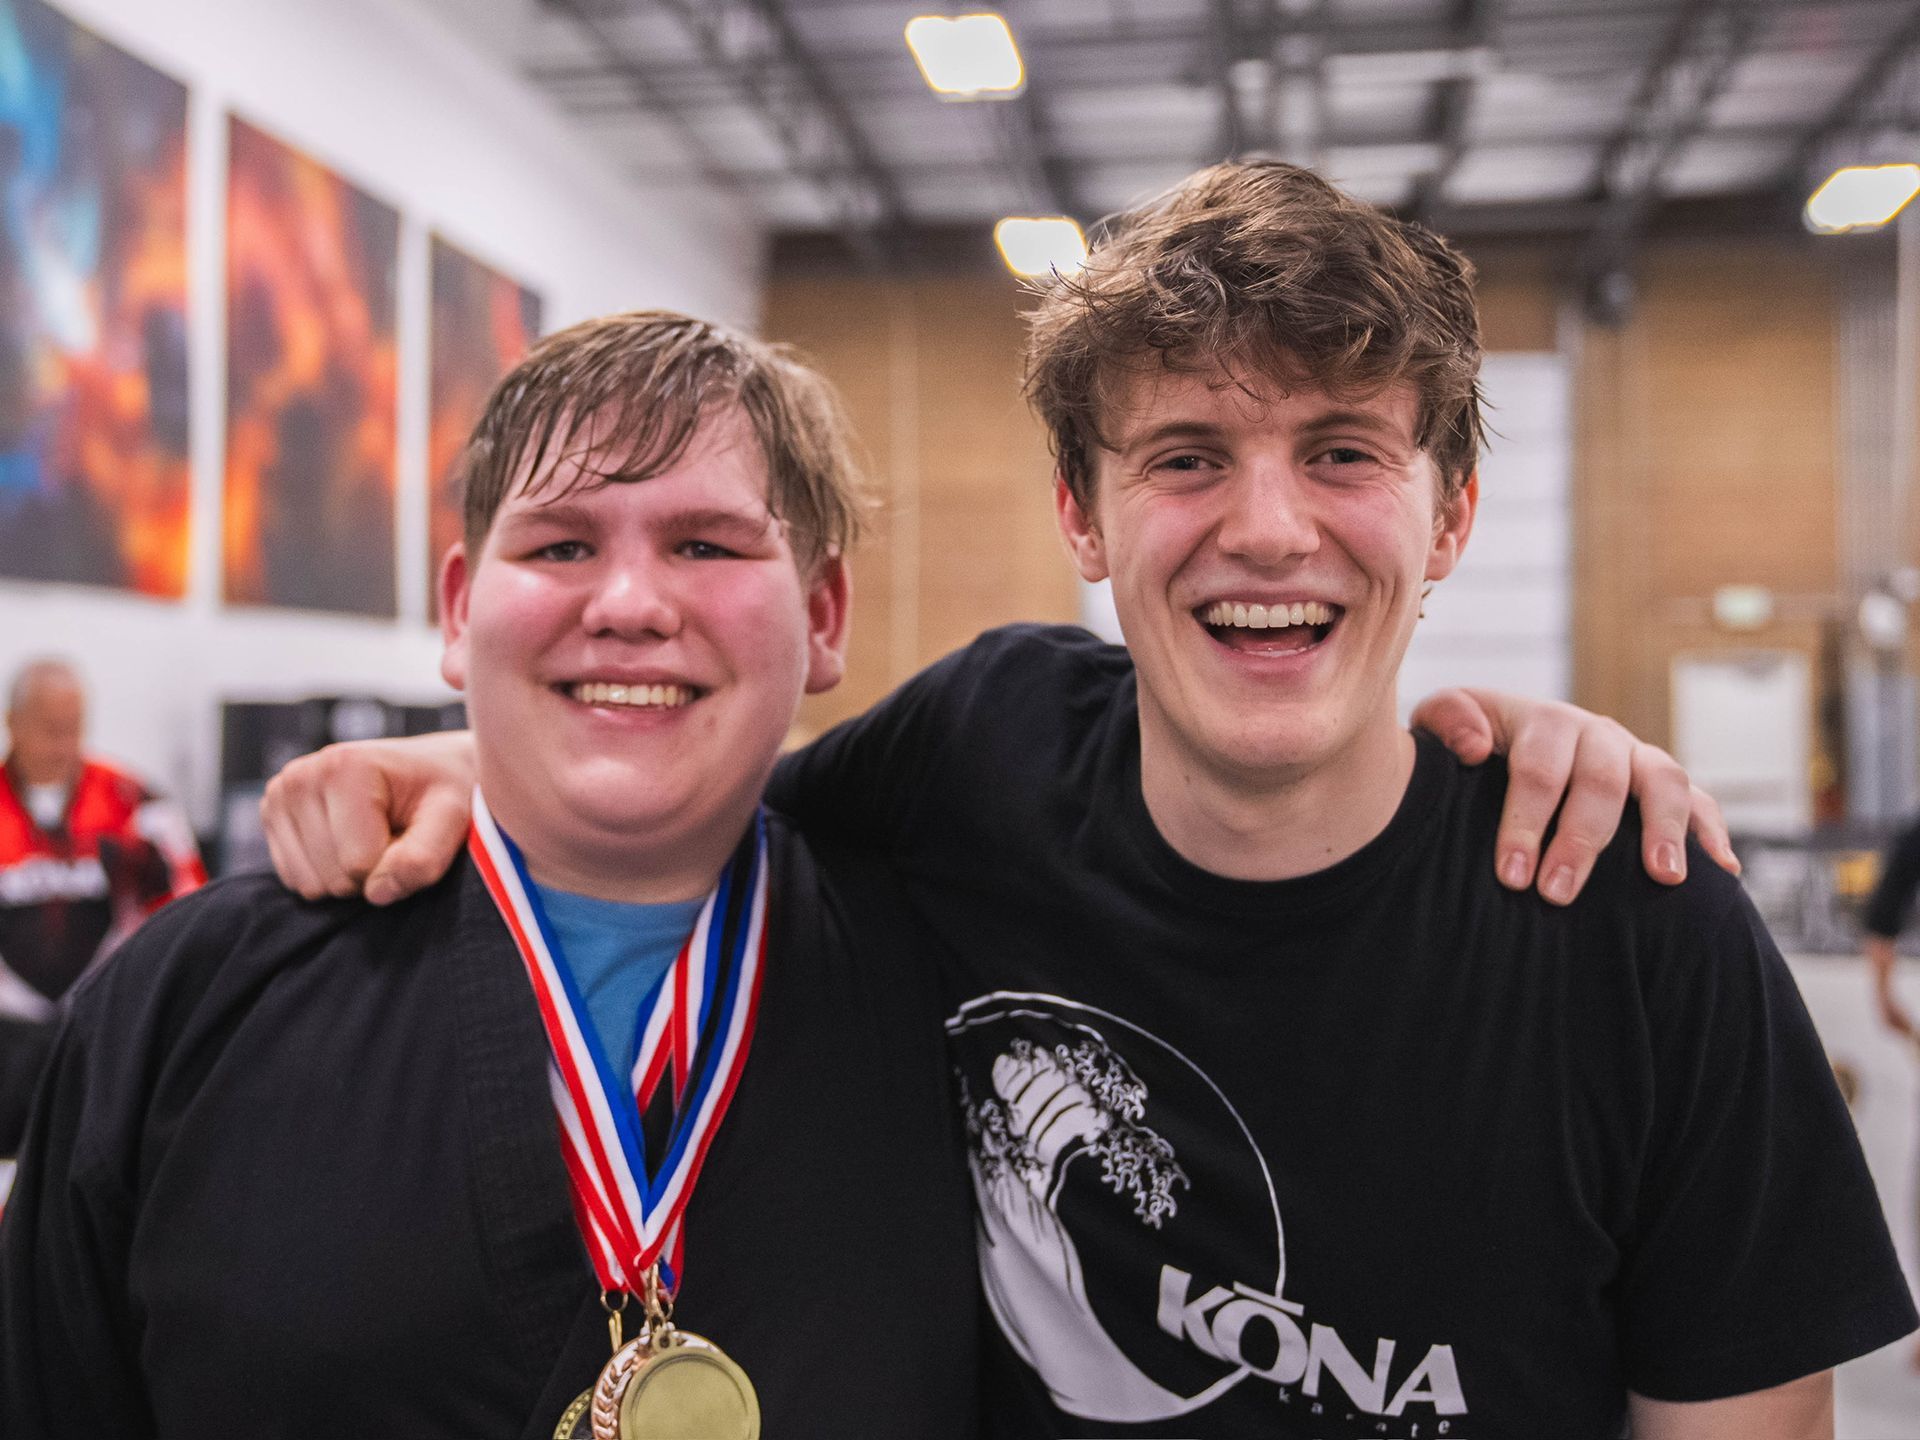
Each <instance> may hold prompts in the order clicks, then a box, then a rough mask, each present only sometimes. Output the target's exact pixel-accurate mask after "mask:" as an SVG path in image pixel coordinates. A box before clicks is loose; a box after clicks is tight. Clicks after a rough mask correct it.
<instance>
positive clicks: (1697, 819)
mask: <svg viewBox="0 0 1920 1440" xmlns="http://www.w3.org/2000/svg"><path fill="white" fill-rule="evenodd" d="M1688 794H1689V796H1690V797H1691V799H1692V811H1693V815H1692V819H1691V821H1690V822H1689V825H1688V828H1689V829H1690V830H1691V831H1692V832H1693V838H1694V839H1696V840H1698V841H1699V842H1700V845H1701V848H1702V849H1704V850H1705V851H1706V852H1707V854H1708V855H1710V856H1712V857H1713V863H1714V864H1716V865H1718V866H1719V867H1720V868H1721V869H1722V870H1724V871H1726V872H1727V873H1728V874H1729V875H1738V874H1739V873H1740V857H1739V856H1738V855H1736V854H1734V853H1733V836H1732V835H1730V834H1729V833H1728V832H1727V819H1726V816H1724V815H1722V814H1721V813H1720V802H1719V801H1718V800H1715V799H1714V798H1713V797H1712V796H1711V795H1709V794H1707V792H1706V791H1704V790H1702V789H1701V788H1700V787H1699V786H1698V785H1693V786H1689V787H1688ZM1684 853H1685V851H1684V849H1683V850H1682V854H1684Z"/></svg>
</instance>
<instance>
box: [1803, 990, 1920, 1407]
mask: <svg viewBox="0 0 1920 1440" xmlns="http://www.w3.org/2000/svg"><path fill="white" fill-rule="evenodd" d="M1791 963H1792V965H1793V972H1794V975H1795V977H1796V978H1797V979H1798V980H1799V981H1800V993H1801V994H1802V995H1804V996H1805V997H1806V1001H1807V1009H1808V1010H1809V1011H1810V1012H1811V1013H1812V1015H1813V1022H1814V1024H1815V1025H1817V1026H1818V1027H1819V1029H1820V1038H1821V1040H1822V1041H1824V1042H1825V1044H1826V1047H1827V1054H1828V1056H1829V1057H1830V1058H1831V1059H1832V1060H1833V1061H1834V1063H1835V1064H1840V1065H1846V1066H1848V1067H1849V1068H1851V1069H1852V1070H1853V1072H1854V1073H1855V1075H1857V1076H1858V1077H1859V1082H1860V1091H1859V1095H1858V1098H1857V1099H1856V1100H1855V1102H1854V1109H1853V1118H1854V1123H1855V1124H1856V1125H1857V1126H1858V1127H1859V1130H1860V1143H1861V1145H1862V1146H1863V1147H1864V1148H1865V1150H1866V1152H1867V1164H1868V1165H1869V1166H1870V1167H1872V1170H1873V1178H1874V1181H1875V1183H1876V1184H1878V1185H1879V1187H1880V1200H1881V1203H1882V1204H1883V1205H1884V1206H1885V1207H1886V1211H1887V1224H1888V1226H1889V1227H1890V1228H1891V1229H1892V1231H1893V1238H1894V1243H1895V1245H1896V1246H1898V1247H1899V1250H1900V1258H1901V1260H1902V1262H1903V1263H1904V1264H1905V1265H1906V1269H1907V1278H1908V1281H1909V1283H1911V1282H1912V1280H1913V1278H1914V1276H1915V1266H1916V1255H1915V1245H1916V1241H1920V1235H1917V1234H1916V1228H1920V1227H1917V1224H1916V1219H1917V1217H1920V1204H1916V1196H1915V1177H1916V1171H1917V1169H1920V1051H1916V1050H1915V1048H1914V1047H1912V1046H1910V1045H1905V1044H1903V1043H1901V1042H1900V1041H1899V1040H1898V1039H1897V1038H1896V1037H1894V1036H1893V1035H1891V1034H1889V1033H1888V1032H1887V1031H1886V1030H1885V1029H1883V1028H1882V1027H1881V1025H1880V1022H1879V1018H1878V1015H1877V1013H1876V1012H1875V1010H1874V1007H1873V999H1872V992H1871V985H1870V983H1869V981H1868V979H1867V966H1866V962H1865V961H1864V960H1859V959H1854V958H1829V957H1819V958H1809V959H1795V960H1793V961H1792V962H1791ZM1901 966H1902V974H1901V977H1900V988H1901V991H1902V993H1903V994H1904V995H1905V996H1906V999H1907V1005H1908V1009H1909V1010H1910V1011H1911V1012H1912V1013H1913V1014H1914V1015H1915V1016H1916V1017H1920V962H1916V961H1913V960H1903V961H1902V962H1901ZM1916 1343H1920V1342H1916V1341H1915V1340H1914V1339H1911V1338H1909V1339H1907V1340H1903V1341H1901V1342H1900V1343H1899V1344H1897V1345H1890V1346H1888V1347H1887V1348H1886V1349H1884V1350H1881V1351H1879V1352H1878V1353H1876V1354H1873V1355H1869V1356H1866V1357H1865V1358H1864V1359H1860V1360H1856V1361H1854V1362H1853V1363H1852V1364H1851V1365H1847V1366H1844V1367H1842V1369H1841V1371H1840V1376H1839V1383H1838V1387H1837V1388H1838V1392H1839V1399H1838V1423H1837V1424H1836V1426H1835V1431H1836V1433H1837V1434H1838V1436H1839V1440H1920V1374H1915V1373H1914V1371H1913V1370H1912V1368H1911V1367H1910V1365H1909V1363H1908V1362H1909V1360H1910V1358H1911V1356H1912V1353H1913V1347H1914V1345H1915V1344H1916Z"/></svg>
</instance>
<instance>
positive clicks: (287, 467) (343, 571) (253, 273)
mask: <svg viewBox="0 0 1920 1440" xmlns="http://www.w3.org/2000/svg"><path fill="white" fill-rule="evenodd" d="M229 138H230V151H229V155H230V159H229V167H228V177H227V476H226V504H225V514H224V522H223V531H224V553H225V560H226V598H227V600H228V601H229V602H230V603H236V604H246V605H285V606H292V607H296V608H300V609H308V610H335V611H345V612H350V613H356V614H364V615H392V614H394V613H395V579H394V571H395V560H396V556H395V549H394V508H395V495H394V466H395V458H396V448H397V431H396V408H397V403H398V399H397V382H398V373H397V371H398V367H397V355H396V347H395V334H394V331H395V325H394V321H395V301H394V287H395V284H396V279H397V275H396V272H397V268H398V257H399V237H400V216H399V213H398V212H397V211H395V210H394V209H392V208H391V207H389V206H387V205H383V204H382V203H380V202H379V201H378V200H375V199H374V198H373V197H371V196H369V195H367V194H366V193H365V192H364V191H361V190H359V189H357V188H356V187H355V186H353V185H352V184H350V183H349V182H347V181H346V180H344V179H342V178H341V177H340V176H339V175H338V174H336V173H335V172H333V171H332V170H330V169H328V168H327V167H326V166H324V165H322V164H321V163H320V162H319V161H317V160H314V159H312V158H311V157H309V156H307V155H304V154H302V153H301V152H300V151H298V150H295V149H293V148H291V147H290V146H288V145H285V144H283V143H281V142H280V141H278V140H276V139H274V138H273V137H272V136H270V135H267V134H266V133H264V132H263V131H261V130H258V129H256V128H255V127H254V126H252V125H249V124H247V123H246V122H245V121H243V120H240V119H237V118H236V119H234V120H233V121H232V122H231V129H230V137H229Z"/></svg>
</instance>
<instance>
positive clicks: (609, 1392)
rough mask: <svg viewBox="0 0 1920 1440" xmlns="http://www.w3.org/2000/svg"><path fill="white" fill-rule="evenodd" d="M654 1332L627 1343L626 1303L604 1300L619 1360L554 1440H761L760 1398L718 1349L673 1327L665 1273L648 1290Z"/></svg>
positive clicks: (649, 1328)
mask: <svg viewBox="0 0 1920 1440" xmlns="http://www.w3.org/2000/svg"><path fill="white" fill-rule="evenodd" d="M645 1298H646V1312H647V1313H646V1328H645V1330H644V1331H643V1332H642V1333H641V1334H640V1335H639V1337H638V1338H636V1339H634V1340H630V1341H627V1342H626V1343H625V1344H622V1343H621V1333H620V1331H621V1310H622V1309H623V1308H624V1305H625V1297H624V1296H622V1297H621V1304H620V1305H619V1306H616V1305H614V1304H613V1302H612V1299H611V1297H609V1296H606V1295H603V1296H602V1297H601V1300H602V1303H604V1304H606V1306H607V1330H608V1333H609V1335H610V1336H611V1337H612V1339H613V1345H614V1351H613V1358H612V1359H611V1360H609V1361H608V1362H607V1363H606V1365H605V1367H604V1368H602V1370H601V1371H600V1378H599V1380H598V1381H597V1382H596V1383H595V1384H594V1387H593V1389H591V1390H589V1391H586V1392H585V1393H584V1394H582V1395H581V1396H580V1397H579V1398H578V1399H576V1400H575V1401H574V1402H573V1403H572V1404H571V1405H569V1406H568V1407H567V1409H566V1413H565V1414H563V1415H562V1416H561V1417H560V1423H559V1425H557V1426H556V1427H555V1428H554V1432H553V1440H760V1397H759V1396H757V1395H756V1394H754V1390H753V1382H752V1381H751V1380H749V1379H747V1376H746V1372H745V1371H744V1370H742V1369H741V1368H740V1367H739V1366H738V1365H736V1364H734V1363H733V1361H732V1360H730V1359H729V1358H728V1357H727V1354H726V1352H725V1351H723V1350H722V1349H721V1348H720V1347H719V1346H718V1345H715V1344H714V1343H713V1342H712V1341H711V1340H707V1339H705V1338H704V1337H702V1336H699V1335H694V1334H690V1333H689V1332H687V1331H685V1330H679V1329H676V1328H675V1327H674V1324H673V1301H672V1298H671V1297H670V1296H669V1295H667V1293H666V1291H665V1290H664V1289H663V1288H662V1287H661V1285H660V1280H659V1271H658V1270H657V1268H656V1269H655V1270H654V1271H651V1272H649V1274H648V1275H647V1279H646V1287H645Z"/></svg>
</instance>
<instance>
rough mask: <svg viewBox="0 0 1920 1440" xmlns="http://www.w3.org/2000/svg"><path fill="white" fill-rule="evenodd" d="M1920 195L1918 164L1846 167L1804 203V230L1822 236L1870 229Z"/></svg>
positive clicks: (1877, 226)
mask: <svg viewBox="0 0 1920 1440" xmlns="http://www.w3.org/2000/svg"><path fill="white" fill-rule="evenodd" d="M1916 194H1920V165H1847V166H1844V167H1842V168H1841V169H1839V170H1836V171H1834V172H1833V174H1832V175H1831V176H1829V177H1828V179H1827V183H1826V184H1824V185H1822V186H1821V187H1820V188H1819V189H1818V190H1816V191H1814V192H1813V197H1812V198H1811V199H1810V200H1808V201H1807V228H1808V229H1809V230H1812V231H1815V232H1816V233H1818V234H1822V235H1838V234H1842V233H1844V232H1845V231H1848V230H1873V229H1877V228H1879V227H1880V226H1882V225H1884V224H1886V223H1887V222H1888V221H1889V220H1891V219H1893V217H1894V216H1896V215H1898V214H1899V213H1900V211H1901V210H1902V209H1903V208H1905V206H1906V203H1907V202H1908V201H1909V200H1911V199H1913V197H1914V196H1915V195H1916Z"/></svg>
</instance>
